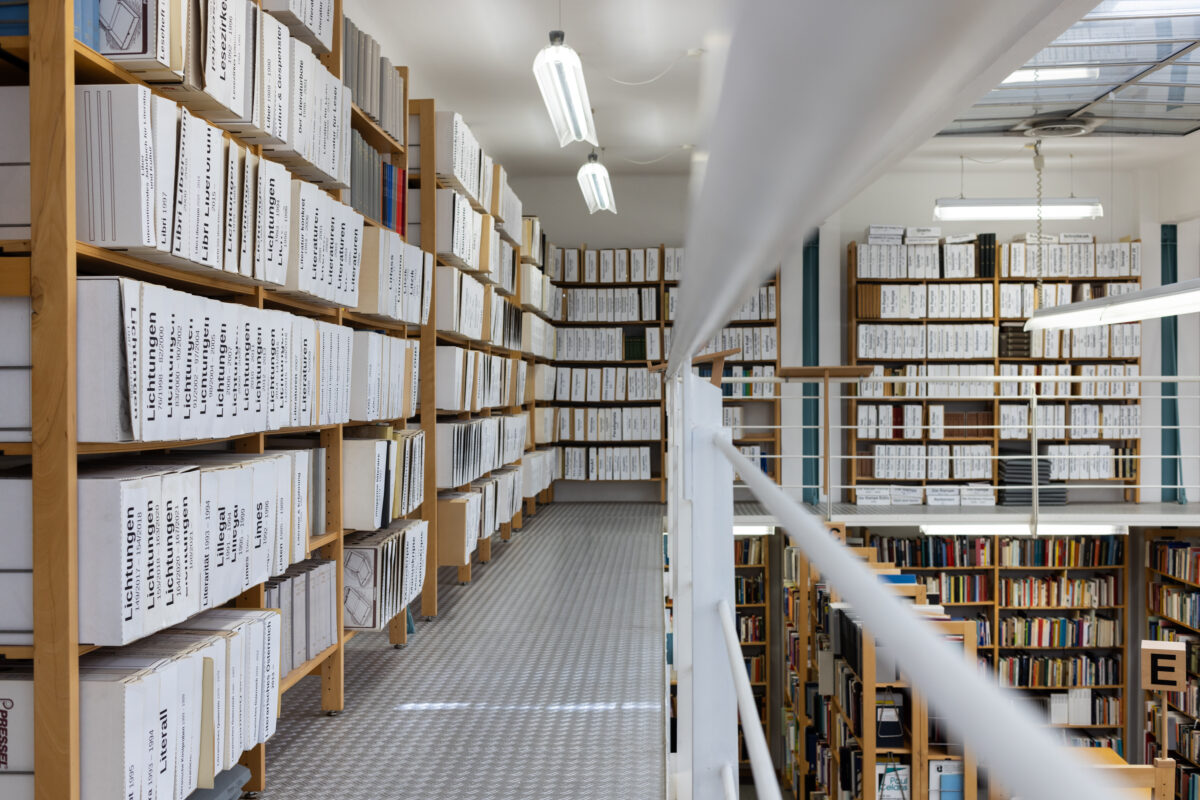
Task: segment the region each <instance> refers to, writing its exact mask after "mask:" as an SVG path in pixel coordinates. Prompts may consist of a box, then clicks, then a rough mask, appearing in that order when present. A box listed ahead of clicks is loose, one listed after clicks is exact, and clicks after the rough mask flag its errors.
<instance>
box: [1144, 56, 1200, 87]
mask: <svg viewBox="0 0 1200 800" xmlns="http://www.w3.org/2000/svg"><path fill="white" fill-rule="evenodd" d="M1189 55H1191V54H1190V53H1189ZM1138 83H1193V84H1197V85H1200V64H1181V63H1179V62H1178V61H1173V62H1171V63H1170V64H1167V65H1166V66H1165V67H1162V68H1161V69H1156V70H1154V72H1151V73H1150V74H1149V75H1146V76H1145V77H1143V78H1139V79H1138Z"/></svg>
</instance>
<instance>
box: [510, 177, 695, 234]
mask: <svg viewBox="0 0 1200 800" xmlns="http://www.w3.org/2000/svg"><path fill="white" fill-rule="evenodd" d="M612 181H613V194H614V195H615V196H616V198H617V213H616V214H615V215H613V214H610V213H608V212H607V211H598V212H596V213H595V214H588V210H587V204H586V203H585V202H584V201H583V194H582V193H581V192H580V191H579V184H578V183H577V182H576V180H575V176H573V175H564V176H557V177H536V178H532V177H522V176H520V175H509V176H508V182H509V184H510V185H511V186H512V188H513V191H515V192H516V193H517V196H518V197H520V198H521V206H522V208H523V209H524V213H526V214H536V215H537V216H539V217H540V218H541V220H542V229H543V230H545V231H546V235H547V236H548V237H549V238H550V241H552V242H554V243H555V244H558V245H562V246H579V245H583V244H586V245H587V246H588V247H591V248H601V247H647V246H650V245H658V244H666V245H676V246H678V245H682V244H683V235H684V225H685V222H686V216H687V191H688V178H687V176H686V175H645V176H637V175H621V174H614V175H613V176H612Z"/></svg>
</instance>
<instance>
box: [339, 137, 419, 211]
mask: <svg viewBox="0 0 1200 800" xmlns="http://www.w3.org/2000/svg"><path fill="white" fill-rule="evenodd" d="M350 178H351V179H350V206H351V207H352V208H353V209H354V210H355V211H357V212H358V213H360V214H362V215H363V216H364V217H368V218H370V219H372V220H375V221H376V222H379V223H381V224H383V225H384V226H385V227H387V228H391V229H393V230H398V231H402V230H404V225H403V223H404V213H405V208H404V201H405V199H406V195H407V191H408V190H407V189H406V188H405V186H404V184H405V173H404V169H403V168H401V167H397V166H395V165H394V164H392V163H391V161H389V156H385V155H384V154H383V153H380V152H379V151H378V150H376V149H375V148H374V147H372V146H371V145H370V144H369V143H368V142H367V140H366V139H364V138H363V137H362V134H360V133H359V132H358V131H351V132H350Z"/></svg>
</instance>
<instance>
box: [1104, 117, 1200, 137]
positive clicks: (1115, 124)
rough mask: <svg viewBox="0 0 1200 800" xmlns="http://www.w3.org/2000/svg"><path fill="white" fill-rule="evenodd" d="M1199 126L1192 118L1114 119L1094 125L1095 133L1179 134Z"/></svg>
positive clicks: (1189, 131) (1199, 123)
mask: <svg viewBox="0 0 1200 800" xmlns="http://www.w3.org/2000/svg"><path fill="white" fill-rule="evenodd" d="M1197 128H1200V122H1198V121H1196V120H1192V119H1114V120H1112V121H1110V122H1105V123H1103V124H1101V125H1098V126H1097V127H1096V130H1095V132H1096V133H1110V134H1111V133H1119V134H1127V135H1132V136H1136V135H1138V134H1159V135H1162V134H1174V135H1176V136H1181V135H1184V134H1188V133H1191V132H1192V131H1194V130H1196V129H1197Z"/></svg>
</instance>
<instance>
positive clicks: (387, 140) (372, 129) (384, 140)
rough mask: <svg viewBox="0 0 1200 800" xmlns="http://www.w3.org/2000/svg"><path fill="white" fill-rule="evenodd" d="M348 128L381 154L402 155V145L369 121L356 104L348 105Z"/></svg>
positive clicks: (372, 121) (380, 127)
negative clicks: (356, 132)
mask: <svg viewBox="0 0 1200 800" xmlns="http://www.w3.org/2000/svg"><path fill="white" fill-rule="evenodd" d="M350 127H351V128H353V129H354V130H356V131H358V133H359V135H360V136H362V137H363V139H365V140H366V141H367V144H369V145H371V147H373V148H375V149H376V150H378V151H379V152H381V153H389V154H393V155H404V145H402V144H401V143H400V142H398V141H396V140H395V139H394V138H392V135H391V134H390V133H388V132H387V131H385V130H384V129H383V127H382V126H380V124H379V123H377V122H376V121H375V120H373V119H371V118H370V117H369V116H368V115H367V112H365V111H363V110H362V109H361V108H359V107H358V103H351V104H350Z"/></svg>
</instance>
